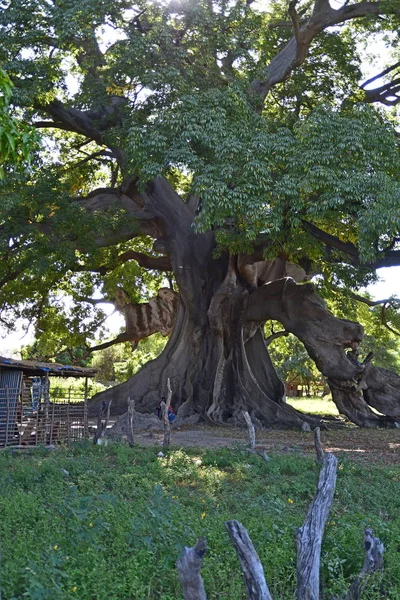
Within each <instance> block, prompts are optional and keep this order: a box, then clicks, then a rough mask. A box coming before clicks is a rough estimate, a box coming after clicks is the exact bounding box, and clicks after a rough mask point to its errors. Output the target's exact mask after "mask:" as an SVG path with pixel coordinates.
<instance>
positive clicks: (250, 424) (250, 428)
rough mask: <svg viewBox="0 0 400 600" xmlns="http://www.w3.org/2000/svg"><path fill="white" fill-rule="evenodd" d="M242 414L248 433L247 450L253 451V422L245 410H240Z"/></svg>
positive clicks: (254, 433) (254, 431) (254, 444)
mask: <svg viewBox="0 0 400 600" xmlns="http://www.w3.org/2000/svg"><path fill="white" fill-rule="evenodd" d="M242 414H243V416H244V420H245V421H246V425H247V431H248V433H249V450H250V452H254V451H255V447H256V430H255V429H254V425H253V422H252V420H251V417H250V415H249V413H248V412H247V410H242Z"/></svg>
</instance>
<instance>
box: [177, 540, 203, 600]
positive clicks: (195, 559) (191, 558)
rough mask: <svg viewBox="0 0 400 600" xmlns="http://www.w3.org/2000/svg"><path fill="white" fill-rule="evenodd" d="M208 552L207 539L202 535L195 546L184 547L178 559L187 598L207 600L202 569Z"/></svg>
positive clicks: (188, 599) (184, 593) (180, 575)
mask: <svg viewBox="0 0 400 600" xmlns="http://www.w3.org/2000/svg"><path fill="white" fill-rule="evenodd" d="M205 553H206V540H205V538H203V537H201V538H199V539H198V540H197V543H196V545H195V546H194V547H193V548H184V550H183V554H182V556H181V557H180V558H178V560H177V561H176V567H177V569H178V575H179V581H180V582H181V586H182V591H183V597H184V599H185V600H207V596H206V592H205V590H204V583H203V578H202V576H201V573H200V570H201V566H202V564H203V558H204V555H205Z"/></svg>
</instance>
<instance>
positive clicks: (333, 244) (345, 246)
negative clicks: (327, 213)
mask: <svg viewBox="0 0 400 600" xmlns="http://www.w3.org/2000/svg"><path fill="white" fill-rule="evenodd" d="M302 223H303V226H304V229H305V230H306V231H308V232H309V233H310V234H311V235H312V236H313V237H314V238H315V239H317V240H320V241H321V242H323V243H324V244H325V245H326V246H327V247H328V248H336V249H337V250H340V251H341V252H343V253H344V254H347V256H348V257H349V259H350V260H349V262H350V264H352V265H354V266H360V265H363V266H364V267H367V268H370V269H381V268H382V267H395V266H399V265H400V251H399V250H391V249H387V250H384V251H383V252H381V253H380V256H378V257H377V258H376V259H375V260H374V261H373V262H368V263H362V262H361V259H360V254H359V251H358V248H357V246H355V245H354V244H352V243H351V242H343V241H342V240H341V239H340V238H338V237H336V236H335V235H332V234H330V233H327V232H326V231H323V230H322V229H320V228H319V227H317V226H316V225H314V224H313V223H310V222H309V221H305V220H302Z"/></svg>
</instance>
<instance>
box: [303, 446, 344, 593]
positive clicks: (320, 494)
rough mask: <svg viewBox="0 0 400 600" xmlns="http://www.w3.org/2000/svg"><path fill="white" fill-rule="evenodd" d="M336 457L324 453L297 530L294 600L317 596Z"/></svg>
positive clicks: (333, 490) (333, 485)
mask: <svg viewBox="0 0 400 600" xmlns="http://www.w3.org/2000/svg"><path fill="white" fill-rule="evenodd" d="M336 471H337V459H336V457H335V456H333V454H326V455H325V460H324V464H323V466H322V469H321V473H320V476H319V482H318V487H317V493H316V496H315V498H314V500H313V501H312V503H311V506H310V508H309V509H308V513H307V517H306V520H305V521H304V525H303V526H302V527H300V529H299V530H298V531H297V587H296V598H297V600H305V599H306V598H307V600H318V599H319V566H320V559H321V544H322V536H323V534H324V529H325V524H326V521H327V520H328V516H329V511H330V508H331V505H332V501H333V495H334V493H335V486H336Z"/></svg>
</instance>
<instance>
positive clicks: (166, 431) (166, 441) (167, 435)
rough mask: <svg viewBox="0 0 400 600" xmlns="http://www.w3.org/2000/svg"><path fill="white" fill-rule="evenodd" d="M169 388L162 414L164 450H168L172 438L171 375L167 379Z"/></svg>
mask: <svg viewBox="0 0 400 600" xmlns="http://www.w3.org/2000/svg"><path fill="white" fill-rule="evenodd" d="M167 389H168V395H167V401H166V402H161V414H162V417H163V421H164V441H163V450H167V449H168V448H169V444H170V439H171V423H170V422H169V414H168V413H169V407H170V406H171V399H172V388H171V381H170V378H169V377H168V379H167Z"/></svg>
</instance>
